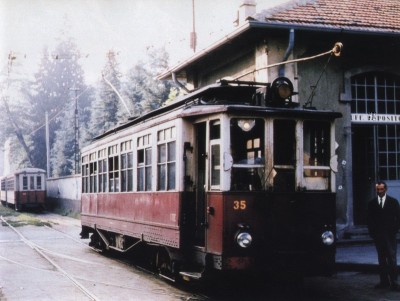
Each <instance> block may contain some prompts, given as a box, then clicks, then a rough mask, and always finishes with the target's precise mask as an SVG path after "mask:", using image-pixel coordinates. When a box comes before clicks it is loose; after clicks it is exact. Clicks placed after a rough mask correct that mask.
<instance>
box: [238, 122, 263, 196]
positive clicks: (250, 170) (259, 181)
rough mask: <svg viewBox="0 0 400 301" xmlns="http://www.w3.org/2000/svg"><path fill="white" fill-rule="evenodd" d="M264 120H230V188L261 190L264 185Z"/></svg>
mask: <svg viewBox="0 0 400 301" xmlns="http://www.w3.org/2000/svg"><path fill="white" fill-rule="evenodd" d="M264 128H265V126H264V120H262V119H251V118H240V119H239V118H233V119H232V120H231V155H232V158H233V165H232V178H231V190H234V191H239V190H247V191H250V190H261V189H263V187H264V170H265V169H264V164H265V162H264Z"/></svg>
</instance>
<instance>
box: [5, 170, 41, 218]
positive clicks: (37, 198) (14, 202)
mask: <svg viewBox="0 0 400 301" xmlns="http://www.w3.org/2000/svg"><path fill="white" fill-rule="evenodd" d="M0 186H1V194H0V198H1V203H2V204H3V205H5V206H11V207H14V209H15V210H16V211H18V210H21V209H27V208H44V206H45V201H46V171H45V170H43V169H40V168H23V169H20V170H17V171H15V172H14V173H12V174H9V175H7V176H5V177H2V178H1V185H0Z"/></svg>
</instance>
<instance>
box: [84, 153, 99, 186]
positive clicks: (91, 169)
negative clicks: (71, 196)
mask: <svg viewBox="0 0 400 301" xmlns="http://www.w3.org/2000/svg"><path fill="white" fill-rule="evenodd" d="M86 172H87V175H86V176H87V177H88V180H89V183H88V184H87V185H88V187H87V188H86V189H87V191H88V192H92V193H93V192H97V177H98V165H97V160H96V152H94V153H91V154H89V164H88V167H87V170H86Z"/></svg>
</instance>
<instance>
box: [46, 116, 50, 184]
mask: <svg viewBox="0 0 400 301" xmlns="http://www.w3.org/2000/svg"><path fill="white" fill-rule="evenodd" d="M49 138H50V134H49V114H48V113H47V111H46V167H47V177H48V178H50V176H51V175H50V139H49Z"/></svg>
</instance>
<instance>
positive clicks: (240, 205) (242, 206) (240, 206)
mask: <svg viewBox="0 0 400 301" xmlns="http://www.w3.org/2000/svg"><path fill="white" fill-rule="evenodd" d="M246 207H247V202H246V200H236V201H233V210H246Z"/></svg>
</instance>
